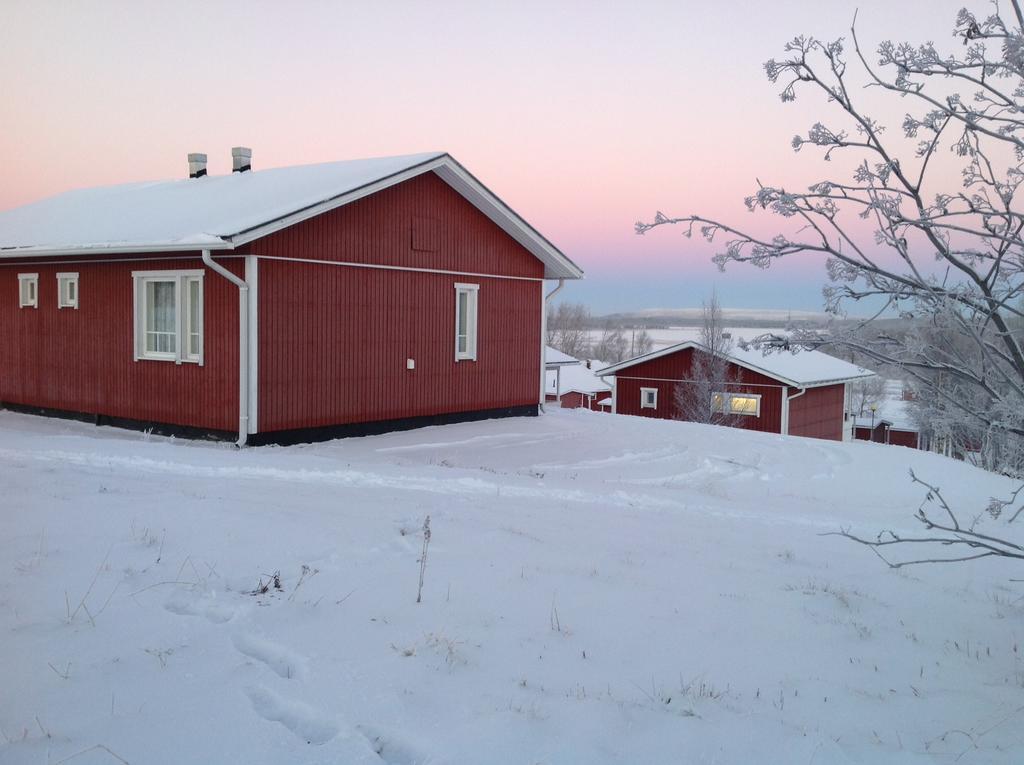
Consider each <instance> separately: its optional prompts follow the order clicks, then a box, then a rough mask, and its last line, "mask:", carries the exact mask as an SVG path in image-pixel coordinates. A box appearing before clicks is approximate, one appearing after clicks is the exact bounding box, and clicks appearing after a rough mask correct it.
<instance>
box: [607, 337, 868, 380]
mask: <svg viewBox="0 0 1024 765" xmlns="http://www.w3.org/2000/svg"><path fill="white" fill-rule="evenodd" d="M701 347H703V346H702V345H701V344H700V343H698V342H696V341H695V340H686V341H684V342H682V343H676V344H675V345H670V346H667V347H665V348H662V349H661V350H657V351H651V352H650V353H646V354H644V355H643V356H635V357H633V358H631V359H626V360H625V361H620V362H619V363H618V364H612V365H611V366H610V367H605V368H604V369H600V370H598V371H597V372H595V373H594V374H596V375H597V376H598V377H608V376H609V375H612V374H614V373H616V372H618V371H619V370H621V369H627V368H629V367H632V366H636V365H637V364H642V363H644V362H647V361H653V360H654V359H657V358H661V357H662V356H668V355H669V354H671V353H675V352H676V351H682V350H685V349H686V348H701ZM729 361H730V362H731V363H733V364H735V365H736V366H738V367H743V368H744V369H749V370H750V371H751V372H757V373H758V374H762V375H764V376H765V377H771V378H772V379H773V380H778V381H779V382H781V383H785V384H786V385H789V386H791V387H793V388H821V387H822V386H825V385H838V384H839V383H845V382H850V381H851V380H863V379H864V378H867V377H876V376H877V375H876V374H875V373H874V372H867V373H866V374H862V375H850V376H847V377H837V378H834V379H828V380H810V381H807V382H797V381H796V380H791V379H789V378H787V377H785V376H784V375H780V374H778V373H776V372H771V371H769V370H767V369H763V368H761V367H758V366H756V365H755V364H750V363H748V362H745V361H741V360H740V359H737V358H735V357H734V356H729Z"/></svg>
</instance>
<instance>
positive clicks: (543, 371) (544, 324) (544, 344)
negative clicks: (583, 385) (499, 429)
mask: <svg viewBox="0 0 1024 765" xmlns="http://www.w3.org/2000/svg"><path fill="white" fill-rule="evenodd" d="M564 286H565V279H559V280H558V286H557V287H555V288H554V289H553V290H551V292H549V293H548V295H547V297H546V298H544V304H543V305H542V306H541V307H540V309H541V311H542V313H541V317H540V410H541V411H542V412H543V411H544V403H545V400H546V398H547V397H546V396H545V393H546V392H547V382H548V370H547V360H548V352H547V348H548V303H550V302H551V298H553V297H554V296H555V295H557V294H558V292H559V290H561V289H562V287H564ZM555 398H558V391H557V390H556V391H555Z"/></svg>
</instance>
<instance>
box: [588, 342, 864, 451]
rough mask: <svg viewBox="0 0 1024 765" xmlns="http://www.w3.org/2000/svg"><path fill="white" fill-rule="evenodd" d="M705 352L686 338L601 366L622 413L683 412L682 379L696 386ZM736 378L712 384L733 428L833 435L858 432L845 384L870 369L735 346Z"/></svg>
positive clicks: (731, 362) (672, 415) (815, 355)
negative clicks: (698, 361)
mask: <svg viewBox="0 0 1024 765" xmlns="http://www.w3.org/2000/svg"><path fill="white" fill-rule="evenodd" d="M704 353H707V351H706V350H704V347H703V346H702V345H701V344H700V343H697V342H694V341H689V342H684V343H679V344H677V345H672V346H669V347H668V348H663V349H661V350H659V351H655V352H653V353H648V354H646V355H643V356H638V357H636V358H632V359H627V360H626V361H623V362H621V363H619V364H613V365H612V366H610V367H607V368H605V369H601V370H599V371H598V374H599V375H600V376H601V377H603V378H605V379H608V380H610V381H611V385H612V400H613V405H612V409H613V411H614V412H616V413H618V414H631V415H636V416H640V417H657V418H661V419H678V418H679V417H680V413H679V411H678V409H677V407H676V404H675V392H676V389H677V387H678V386H687V385H695V384H696V381H695V380H694V372H693V368H694V363H693V362H694V358H695V356H696V355H697V354H704ZM728 366H729V374H728V375H727V378H728V379H730V380H732V381H733V382H729V383H726V384H723V385H722V386H721V387H722V390H717V391H713V392H712V393H711V397H710V400H709V401H708V402H707V406H708V409H709V411H710V410H711V409H712V407H714V408H715V409H716V410H717V411H722V412H726V413H729V414H733V415H736V416H735V418H733V419H734V421H735V422H736V423H737V424H736V425H735V427H741V428H746V429H748V430H759V431H764V432H767V433H781V434H783V435H794V436H808V437H812V438H825V439H831V440H835V441H842V440H850V439H852V438H853V428H852V423H851V422H849V418H848V416H847V411H848V410H849V391H848V384H849V383H851V382H853V381H855V380H861V379H864V378H866V377H872V376H874V373H873V372H870V371H868V370H867V369H863V368H861V367H858V366H855V365H853V364H850V363H848V362H845V361H842V360H840V359H837V358H834V357H832V356H829V355H827V354H824V353H821V352H819V351H800V352H798V353H791V352H789V351H778V352H774V353H771V354H768V355H765V354H763V353H762V352H761V351H756V350H743V349H739V348H737V349H734V350H732V351H731V352H730V354H729V357H728Z"/></svg>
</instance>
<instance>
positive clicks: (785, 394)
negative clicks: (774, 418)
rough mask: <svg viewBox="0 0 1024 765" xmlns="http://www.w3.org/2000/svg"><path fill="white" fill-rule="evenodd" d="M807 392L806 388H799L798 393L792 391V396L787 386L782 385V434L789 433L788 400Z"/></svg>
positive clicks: (786, 434)
mask: <svg viewBox="0 0 1024 765" xmlns="http://www.w3.org/2000/svg"><path fill="white" fill-rule="evenodd" d="M806 392H807V388H801V389H800V392H799V393H794V394H793V395H792V396H790V395H789V388H787V387H785V386H783V387H782V428H781V430H782V435H784V436H788V435H789V402H790V401H792V400H793V399H795V398H800V397H801V396H802V395H804V394H805V393H806Z"/></svg>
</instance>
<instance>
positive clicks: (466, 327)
mask: <svg viewBox="0 0 1024 765" xmlns="http://www.w3.org/2000/svg"><path fill="white" fill-rule="evenodd" d="M479 292H480V285H479V284H456V285H455V360H456V361H476V335H477V295H478V294H479Z"/></svg>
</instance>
